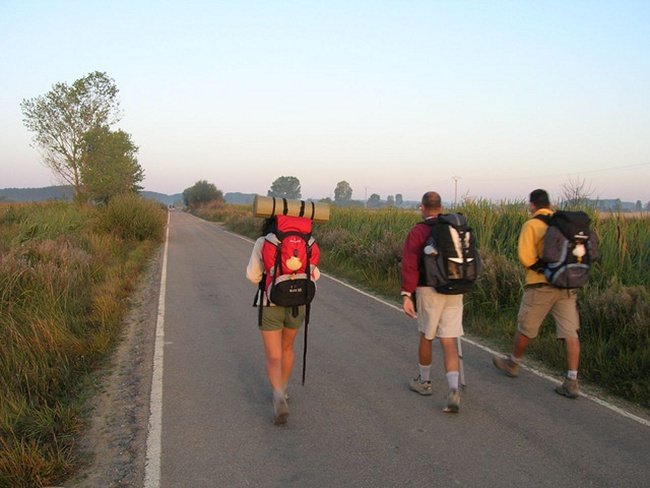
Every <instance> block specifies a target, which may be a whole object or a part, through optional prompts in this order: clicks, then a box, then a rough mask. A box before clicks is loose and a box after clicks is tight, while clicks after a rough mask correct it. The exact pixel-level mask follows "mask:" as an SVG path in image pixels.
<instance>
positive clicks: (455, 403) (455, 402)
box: [442, 390, 460, 413]
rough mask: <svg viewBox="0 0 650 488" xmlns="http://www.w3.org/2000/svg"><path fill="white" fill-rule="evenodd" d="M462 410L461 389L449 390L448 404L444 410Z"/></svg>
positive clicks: (455, 411) (456, 411)
mask: <svg viewBox="0 0 650 488" xmlns="http://www.w3.org/2000/svg"><path fill="white" fill-rule="evenodd" d="M459 410H460V391H458V390H449V393H448V394H447V406H446V407H445V408H444V409H443V410H442V411H443V412H445V413H458V411H459Z"/></svg>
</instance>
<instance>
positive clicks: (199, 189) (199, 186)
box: [183, 180, 224, 207]
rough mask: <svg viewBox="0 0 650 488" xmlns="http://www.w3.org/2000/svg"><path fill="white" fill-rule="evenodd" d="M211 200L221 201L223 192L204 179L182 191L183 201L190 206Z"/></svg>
mask: <svg viewBox="0 0 650 488" xmlns="http://www.w3.org/2000/svg"><path fill="white" fill-rule="evenodd" d="M211 201H218V202H223V201H224V199H223V192H222V191H221V190H217V187H216V186H214V184H213V183H208V182H207V181H206V180H200V181H197V182H196V183H194V185H193V186H191V187H189V188H186V189H185V190H184V191H183V202H184V203H185V205H188V206H190V207H195V206H196V205H200V204H202V203H208V202H211Z"/></svg>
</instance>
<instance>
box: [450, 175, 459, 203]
mask: <svg viewBox="0 0 650 488" xmlns="http://www.w3.org/2000/svg"><path fill="white" fill-rule="evenodd" d="M451 179H452V180H454V207H455V206H456V201H457V200H458V180H460V176H452V177H451Z"/></svg>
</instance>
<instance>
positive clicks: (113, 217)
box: [0, 196, 165, 488]
mask: <svg viewBox="0 0 650 488" xmlns="http://www.w3.org/2000/svg"><path fill="white" fill-rule="evenodd" d="M164 228H165V212H164V211H163V210H162V208H161V207H160V206H157V205H156V204H151V203H150V202H146V201H144V200H141V199H139V198H137V197H134V196H125V197H121V198H117V199H116V200H114V201H113V202H111V203H109V204H108V205H107V206H104V207H98V208H84V207H77V206H74V205H70V204H64V203H51V204H31V205H7V204H4V205H0V365H1V366H2V367H1V368H0V398H2V402H0V487H12V488H17V487H34V486H43V485H52V484H56V483H57V482H60V481H61V480H63V479H65V478H66V477H67V476H69V475H70V474H71V473H72V472H74V470H75V468H76V463H77V459H76V458H75V456H74V450H73V446H74V440H75V437H76V436H77V435H78V433H79V432H80V430H81V429H82V428H83V423H84V418H83V409H84V398H83V391H84V388H83V385H85V384H87V382H88V381H89V378H90V375H91V373H92V372H93V371H94V370H95V369H96V368H97V367H98V366H99V365H100V364H101V363H102V361H103V360H104V359H105V358H106V357H107V356H108V354H109V353H110V351H111V350H112V348H113V346H114V345H115V343H116V340H117V338H118V337H119V332H120V324H121V320H122V317H123V316H124V313H125V312H126V298H127V297H128V295H129V293H130V292H131V291H132V290H133V287H134V285H135V283H136V281H137V278H138V276H139V274H140V272H141V271H142V270H143V268H144V266H146V263H147V258H148V256H150V255H151V253H152V252H153V251H154V250H155V249H156V248H157V247H158V244H159V242H160V240H161V238H162V235H163V232H164ZM143 229H144V230H143Z"/></svg>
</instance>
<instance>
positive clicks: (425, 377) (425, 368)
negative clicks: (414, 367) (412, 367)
mask: <svg viewBox="0 0 650 488" xmlns="http://www.w3.org/2000/svg"><path fill="white" fill-rule="evenodd" d="M418 367H419V368H420V381H431V365H430V364H427V365H424V364H418Z"/></svg>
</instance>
